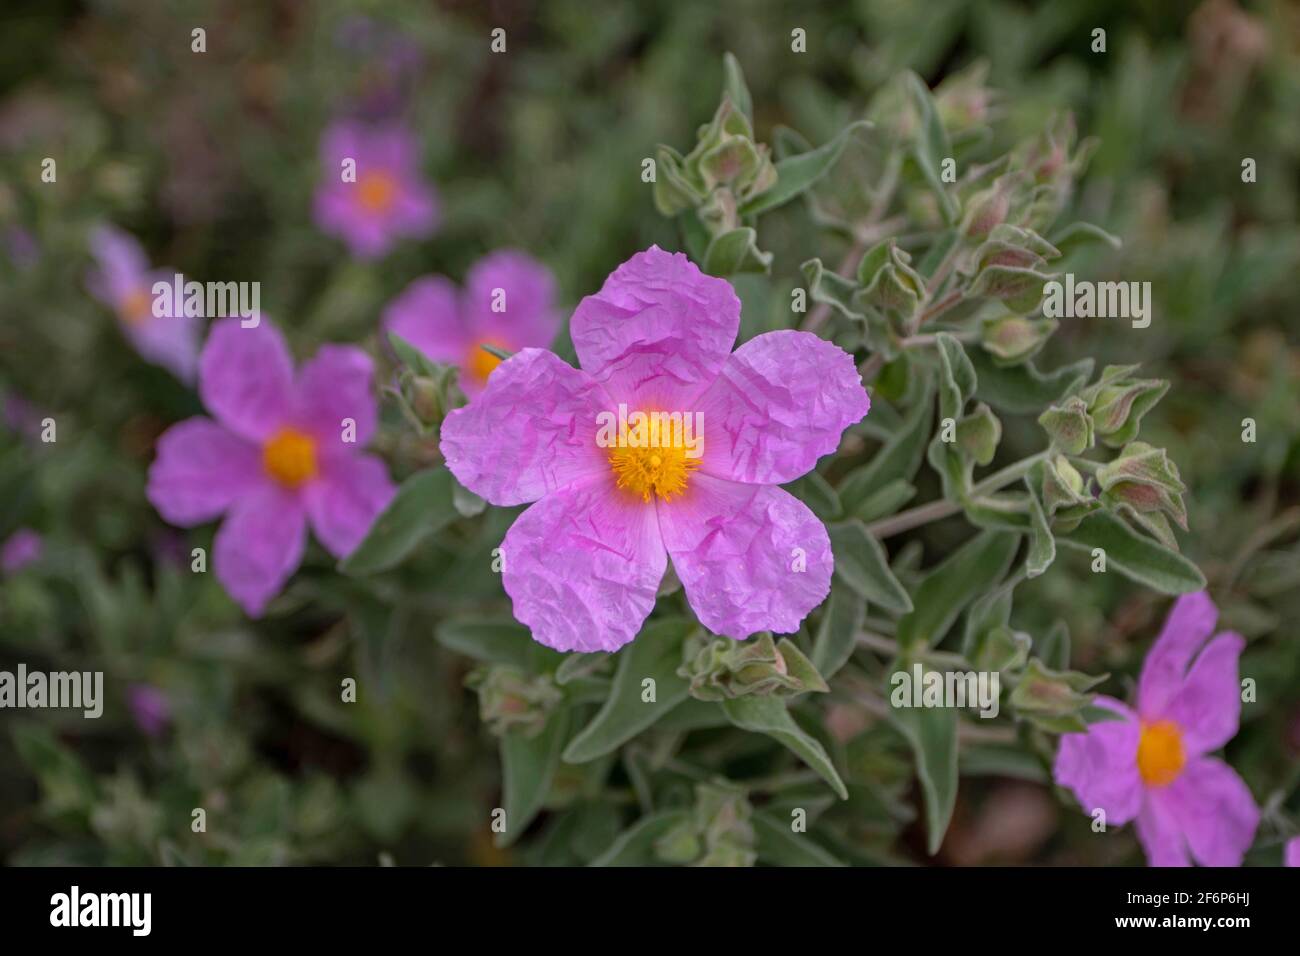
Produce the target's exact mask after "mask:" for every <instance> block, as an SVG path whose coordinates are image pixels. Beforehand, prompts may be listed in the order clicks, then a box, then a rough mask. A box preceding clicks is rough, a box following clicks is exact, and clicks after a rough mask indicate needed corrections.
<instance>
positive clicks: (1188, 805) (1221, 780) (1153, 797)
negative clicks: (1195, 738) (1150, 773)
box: [1149, 757, 1259, 866]
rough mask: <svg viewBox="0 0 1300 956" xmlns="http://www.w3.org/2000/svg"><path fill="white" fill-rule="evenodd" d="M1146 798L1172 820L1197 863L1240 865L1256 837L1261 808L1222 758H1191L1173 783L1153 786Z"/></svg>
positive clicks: (1203, 864) (1158, 810)
mask: <svg viewBox="0 0 1300 956" xmlns="http://www.w3.org/2000/svg"><path fill="white" fill-rule="evenodd" d="M1149 800H1150V802H1151V803H1152V805H1153V806H1154V807H1155V808H1156V810H1157V812H1159V813H1160V814H1161V815H1163V816H1167V817H1168V818H1171V819H1172V820H1173V822H1174V825H1176V826H1177V827H1178V830H1179V831H1180V832H1181V833H1182V836H1183V839H1184V840H1185V841H1186V843H1187V846H1188V847H1190V849H1191V852H1192V856H1193V857H1194V858H1195V860H1196V862H1197V863H1200V864H1201V865H1202V866H1241V860H1242V858H1243V857H1244V856H1245V855H1246V851H1247V850H1249V849H1250V845H1251V843H1252V842H1253V841H1254V839H1255V828H1256V827H1257V826H1259V808H1258V807H1257V806H1256V805H1255V798H1254V797H1253V796H1251V793H1250V788H1249V787H1247V786H1246V784H1245V782H1244V781H1243V780H1242V779H1241V777H1239V776H1237V773H1236V771H1234V770H1233V769H1232V768H1231V767H1229V766H1228V765H1227V764H1226V763H1224V762H1223V761H1222V760H1216V759H1215V758H1213V757H1198V758H1196V759H1194V760H1189V761H1188V762H1187V765H1186V766H1185V767H1183V771H1182V773H1180V774H1179V775H1178V778H1177V779H1176V780H1174V782H1173V783H1171V784H1169V785H1168V786H1167V787H1160V788H1155V789H1152V790H1151V791H1150V793H1149ZM1156 865H1159V864H1156Z"/></svg>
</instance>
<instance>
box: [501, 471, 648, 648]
mask: <svg viewBox="0 0 1300 956" xmlns="http://www.w3.org/2000/svg"><path fill="white" fill-rule="evenodd" d="M501 555H502V560H503V561H504V567H503V571H502V583H503V584H504V585H505V589H506V593H507V594H509V595H510V598H511V600H512V601H513V602H514V614H515V617H516V618H518V619H519V620H520V621H522V622H523V623H524V624H527V625H528V627H529V628H531V629H532V632H533V637H534V638H535V639H536V640H537V641H539V642H541V643H542V644H545V645H546V646H547V647H553V648H555V649H556V650H557V651H615V650H618V649H619V648H620V647H622V646H623V645H624V644H626V643H627V642H628V641H630V640H632V638H634V637H636V635H637V632H638V631H640V630H641V624H642V622H644V621H645V619H646V617H647V616H648V615H649V613H650V611H651V609H653V608H654V604H655V594H656V591H657V590H658V587H659V582H660V580H661V579H662V578H663V575H664V569H665V568H666V567H667V564H668V562H667V557H666V556H665V554H664V547H663V543H662V541H661V540H660V538H659V527H658V524H657V523H656V521H655V510H654V508H653V507H652V506H650V505H647V504H645V503H643V502H641V501H640V500H638V499H634V498H632V497H631V496H628V495H625V494H623V493H622V492H619V491H618V490H617V489H616V488H615V487H614V482H613V480H612V478H610V479H604V478H598V479H593V480H591V481H586V482H583V483H580V484H576V485H570V486H568V487H566V488H563V489H561V490H559V491H556V492H553V493H551V494H548V495H547V496H546V497H545V498H543V499H542V500H541V501H538V502H537V503H536V504H534V505H533V506H532V507H530V508H529V509H528V510H527V511H525V512H524V513H523V514H521V515H520V516H519V518H518V520H516V521H515V523H514V524H513V525H512V526H511V528H510V530H509V531H508V532H507V533H506V537H505V540H504V541H503V542H502V544H501Z"/></svg>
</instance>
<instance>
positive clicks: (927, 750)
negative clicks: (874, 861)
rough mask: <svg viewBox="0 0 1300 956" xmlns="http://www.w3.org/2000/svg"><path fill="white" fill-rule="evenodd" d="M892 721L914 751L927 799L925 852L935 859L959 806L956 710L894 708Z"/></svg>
mask: <svg viewBox="0 0 1300 956" xmlns="http://www.w3.org/2000/svg"><path fill="white" fill-rule="evenodd" d="M890 717H891V718H892V719H893V722H894V726H896V727H897V728H898V730H899V733H901V734H902V735H903V737H904V738H906V740H907V742H908V743H909V744H910V745H911V747H912V755H913V757H914V758H915V761H916V776H917V778H918V779H919V780H920V781H921V794H922V796H923V797H924V798H925V829H926V834H927V837H926V849H927V850H928V851H929V853H930V855H931V856H934V854H935V853H937V852H939V847H940V846H942V845H943V837H944V834H945V833H947V832H948V824H949V822H950V821H951V820H952V811H953V807H955V806H956V804H957V709H956V708H955V707H908V708H891V709H890Z"/></svg>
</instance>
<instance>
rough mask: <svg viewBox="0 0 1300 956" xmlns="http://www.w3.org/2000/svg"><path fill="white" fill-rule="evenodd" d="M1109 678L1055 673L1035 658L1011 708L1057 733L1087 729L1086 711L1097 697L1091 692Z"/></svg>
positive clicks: (1012, 698) (1012, 701) (1070, 672)
mask: <svg viewBox="0 0 1300 956" xmlns="http://www.w3.org/2000/svg"><path fill="white" fill-rule="evenodd" d="M1109 676H1110V675H1109V674H1103V675H1101V676H1100V677H1092V676H1089V675H1088V674H1080V673H1078V672H1076V671H1054V670H1052V669H1050V668H1049V667H1047V666H1045V665H1044V664H1043V662H1042V661H1040V660H1039V659H1038V658H1036V657H1033V658H1030V660H1029V663H1028V664H1027V665H1026V666H1025V670H1024V673H1023V674H1021V676H1020V679H1019V681H1018V682H1017V683H1016V686H1015V689H1014V690H1013V691H1012V692H1011V696H1010V701H1011V706H1012V707H1014V708H1015V709H1016V712H1017V713H1018V714H1019V715H1020V716H1022V717H1025V718H1027V719H1029V720H1030V721H1032V722H1033V723H1035V724H1037V725H1039V726H1040V727H1042V728H1043V729H1045V730H1051V731H1054V732H1057V733H1063V732H1067V731H1082V730H1086V729H1087V723H1086V722H1085V721H1084V719H1083V713H1082V712H1083V709H1084V708H1085V707H1088V706H1089V705H1090V704H1091V703H1092V696H1093V695H1092V694H1090V693H1088V691H1089V690H1091V689H1092V688H1093V687H1096V686H1097V685H1098V684H1100V683H1101V682H1102V681H1104V680H1105V679H1106V678H1107V677H1109Z"/></svg>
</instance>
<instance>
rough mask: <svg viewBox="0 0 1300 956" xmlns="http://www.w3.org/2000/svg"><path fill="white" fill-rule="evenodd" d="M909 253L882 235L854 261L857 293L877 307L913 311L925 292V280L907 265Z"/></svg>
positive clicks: (901, 311) (902, 312) (907, 312)
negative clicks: (856, 270) (882, 238)
mask: <svg viewBox="0 0 1300 956" xmlns="http://www.w3.org/2000/svg"><path fill="white" fill-rule="evenodd" d="M911 262H912V257H911V256H910V255H908V254H907V253H906V252H904V251H903V250H902V249H900V248H898V245H897V243H895V242H894V240H893V239H886V240H885V241H884V242H881V243H879V244H877V245H876V246H874V247H873V248H871V249H870V250H868V251H867V254H866V255H864V256H863V257H862V261H861V262H860V263H859V264H858V285H859V286H861V287H862V288H861V291H860V292H859V293H858V296H859V297H860V298H861V299H862V301H864V302H866V303H868V304H870V305H874V306H876V307H877V308H880V309H890V310H894V311H897V312H899V313H901V314H902V315H904V316H911V315H912V313H913V312H915V311H916V306H917V303H919V302H920V301H921V297H922V296H924V295H925V280H924V279H922V278H921V276H920V274H919V273H918V272H917V271H916V270H915V269H913V268H912V266H911Z"/></svg>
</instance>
